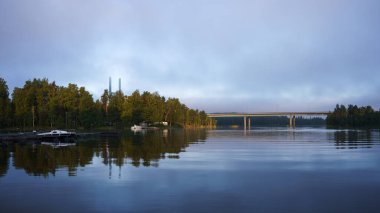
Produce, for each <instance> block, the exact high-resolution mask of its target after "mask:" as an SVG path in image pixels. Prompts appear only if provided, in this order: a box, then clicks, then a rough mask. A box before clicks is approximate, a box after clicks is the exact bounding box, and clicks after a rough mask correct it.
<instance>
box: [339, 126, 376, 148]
mask: <svg viewBox="0 0 380 213" xmlns="http://www.w3.org/2000/svg"><path fill="white" fill-rule="evenodd" d="M334 141H335V146H336V148H337V149H357V148H372V145H373V141H372V132H371V130H341V131H335V132H334Z"/></svg>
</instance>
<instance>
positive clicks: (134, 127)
mask: <svg viewBox="0 0 380 213" xmlns="http://www.w3.org/2000/svg"><path fill="white" fill-rule="evenodd" d="M131 130H132V131H141V130H143V127H142V126H139V125H136V124H135V125H133V126H132V127H131Z"/></svg>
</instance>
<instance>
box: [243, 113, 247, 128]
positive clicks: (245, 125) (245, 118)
mask: <svg viewBox="0 0 380 213" xmlns="http://www.w3.org/2000/svg"><path fill="white" fill-rule="evenodd" d="M246 129H247V117H245V116H244V130H246Z"/></svg>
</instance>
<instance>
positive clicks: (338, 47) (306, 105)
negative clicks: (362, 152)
mask: <svg viewBox="0 0 380 213" xmlns="http://www.w3.org/2000/svg"><path fill="white" fill-rule="evenodd" d="M379 6H380V3H378V1H374V0H364V1H360V2H358V1H343V0H334V1H327V0H322V1H313V0H309V1H301V0H287V1H280V0H269V1H268V0H266V1H264V0H263V1H260V0H257V1H248V0H237V1H227V0H218V1H216V0H209V1H173V0H162V1H155V0H150V1H149V0H147V1H137V0H129V1H119V0H111V1H104V0H94V1H91V2H89V1H85V0H82V1H78V0H57V1H48V0H36V1H26V0H12V1H11V0H4V1H1V2H0V46H1V48H0V73H1V74H0V75H1V76H2V77H4V78H5V79H6V80H7V81H8V84H9V85H10V88H13V87H15V86H22V85H23V83H24V82H25V80H28V79H30V78H34V77H39V78H42V77H48V78H49V79H50V80H56V82H57V83H58V84H67V83H69V82H73V83H77V84H79V85H81V86H86V88H88V89H89V90H90V91H91V92H92V93H94V95H95V97H99V96H100V94H101V93H102V91H103V90H104V89H106V88H108V77H109V76H112V77H113V82H114V89H116V85H117V84H116V83H117V79H118V78H119V77H120V78H122V84H123V86H122V87H123V89H124V91H125V93H127V94H128V93H130V92H132V91H133V90H135V89H140V90H149V91H158V92H160V94H162V95H165V96H170V97H179V98H180V99H181V100H183V101H184V102H185V103H186V104H188V105H189V106H192V107H195V108H202V109H206V110H207V111H214V112H215V111H255V110H265V109H271V110H279V111H284V110H292V109H298V110H329V109H332V108H333V107H334V106H335V104H336V103H354V104H367V103H370V104H372V105H374V106H375V107H379V106H380V100H379V99H378V98H377V94H376V92H377V91H378V89H379V88H380V81H378V80H377V79H379V77H380V72H378V71H379V67H380V61H379V60H378V58H379V56H380V42H378V34H379V31H380V29H379V27H378V20H379V18H380V17H379V16H380V14H379V13H378V11H377V8H379ZM265 111H267V110H265Z"/></svg>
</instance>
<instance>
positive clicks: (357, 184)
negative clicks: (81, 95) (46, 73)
mask: <svg viewBox="0 0 380 213" xmlns="http://www.w3.org/2000/svg"><path fill="white" fill-rule="evenodd" d="M379 145H380V136H379V130H369V131H367V130H357V131H355V130H328V129H324V128H296V129H289V128H257V129H253V130H250V131H243V130H207V131H206V130H203V131H200V130H199V131H180V130H176V131H168V132H163V131H156V132H147V133H145V134H136V135H134V134H133V133H125V134H124V135H122V136H120V137H116V138H92V139H80V140H79V141H78V143H76V144H75V145H74V146H67V147H53V146H51V145H49V144H14V145H4V144H3V145H1V148H0V202H1V203H0V212H380V202H379V201H380V200H379V199H380V198H379V197H380V146H379Z"/></svg>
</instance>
